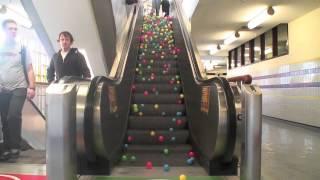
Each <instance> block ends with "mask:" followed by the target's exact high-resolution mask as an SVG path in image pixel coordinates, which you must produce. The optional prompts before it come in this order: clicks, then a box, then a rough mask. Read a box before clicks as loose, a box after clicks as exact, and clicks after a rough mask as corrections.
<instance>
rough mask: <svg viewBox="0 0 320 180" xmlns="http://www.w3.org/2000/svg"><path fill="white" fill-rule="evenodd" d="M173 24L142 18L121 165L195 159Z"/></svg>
mask: <svg viewBox="0 0 320 180" xmlns="http://www.w3.org/2000/svg"><path fill="white" fill-rule="evenodd" d="M170 22H171V24H172V21H170V20H168V19H166V18H158V17H154V16H145V18H144V24H143V30H142V34H141V37H142V38H141V44H140V48H139V57H138V61H137V64H136V69H135V71H136V73H135V80H134V84H133V86H132V99H131V111H130V114H129V120H128V123H129V124H128V129H127V137H126V141H125V144H124V151H125V152H124V154H123V155H122V161H121V163H120V166H142V167H143V166H148V165H149V167H147V168H151V165H153V166H165V167H166V168H169V166H187V165H188V164H187V163H188V162H189V164H190V165H192V164H193V163H194V157H193V156H194V154H193V151H192V146H191V145H190V142H189V130H188V124H187V120H186V110H185V104H184V100H183V99H184V94H183V89H182V85H181V79H180V73H179V67H178V63H177V61H178V59H177V56H178V55H177V54H178V52H177V51H179V50H178V49H177V48H176V47H175V46H174V39H173V29H172V25H171V24H170ZM188 153H189V155H190V157H188V156H187V155H188ZM191 156H192V157H191ZM148 163H149V164H148Z"/></svg>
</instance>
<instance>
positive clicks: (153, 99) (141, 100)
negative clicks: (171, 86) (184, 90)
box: [133, 91, 183, 106]
mask: <svg viewBox="0 0 320 180" xmlns="http://www.w3.org/2000/svg"><path fill="white" fill-rule="evenodd" d="M145 92H148V91H145ZM148 93H149V92H148ZM151 93H152V94H151ZM181 97H182V98H181ZM181 97H180V94H177V93H176V94H173V93H171V94H158V95H156V94H153V92H150V94H148V95H144V94H140V93H139V94H137V93H135V94H133V103H135V104H159V106H162V105H164V104H182V103H183V95H181Z"/></svg>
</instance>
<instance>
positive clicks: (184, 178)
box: [179, 174, 187, 180]
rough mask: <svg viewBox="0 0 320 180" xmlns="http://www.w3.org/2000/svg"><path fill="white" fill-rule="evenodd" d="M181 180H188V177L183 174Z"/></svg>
mask: <svg viewBox="0 0 320 180" xmlns="http://www.w3.org/2000/svg"><path fill="white" fill-rule="evenodd" d="M179 180H187V176H186V175H184V174H181V175H180V178H179Z"/></svg>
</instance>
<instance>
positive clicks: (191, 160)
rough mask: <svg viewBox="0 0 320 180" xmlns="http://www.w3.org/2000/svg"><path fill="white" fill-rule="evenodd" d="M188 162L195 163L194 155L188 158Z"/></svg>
mask: <svg viewBox="0 0 320 180" xmlns="http://www.w3.org/2000/svg"><path fill="white" fill-rule="evenodd" d="M187 163H188V164H189V165H192V164H193V163H194V158H193V157H191V158H189V159H188V160H187Z"/></svg>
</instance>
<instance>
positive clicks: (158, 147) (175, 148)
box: [126, 144, 192, 153]
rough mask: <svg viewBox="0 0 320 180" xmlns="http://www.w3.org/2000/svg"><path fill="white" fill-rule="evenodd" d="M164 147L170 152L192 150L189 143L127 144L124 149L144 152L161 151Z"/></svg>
mask: <svg viewBox="0 0 320 180" xmlns="http://www.w3.org/2000/svg"><path fill="white" fill-rule="evenodd" d="M164 149H168V150H169V152H172V153H188V152H189V151H191V150H192V146H191V145H189V144H178V145H176V144H169V145H148V146H145V145H135V144H131V145H129V146H128V147H127V148H126V150H127V151H128V152H132V153H135V152H142V151H143V152H145V153H157V152H160V153H162V152H163V150H164Z"/></svg>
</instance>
